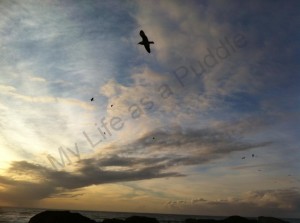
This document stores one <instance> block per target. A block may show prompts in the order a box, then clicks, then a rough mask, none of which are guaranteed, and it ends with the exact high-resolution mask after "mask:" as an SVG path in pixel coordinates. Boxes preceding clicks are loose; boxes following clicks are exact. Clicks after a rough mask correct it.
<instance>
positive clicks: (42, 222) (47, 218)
mask: <svg viewBox="0 0 300 223" xmlns="http://www.w3.org/2000/svg"><path fill="white" fill-rule="evenodd" d="M28 223H159V221H158V220H157V219H156V218H151V217H144V216H131V217H129V218H126V219H125V220H123V219H116V218H113V219H104V220H103V221H102V222H96V221H94V220H92V219H90V218H88V217H85V216H83V215H81V214H79V213H74V212H70V211H43V212H41V213H39V214H37V215H35V216H33V217H32V218H31V219H30V220H29V222H28ZM184 223H288V222H287V221H284V220H281V219H278V218H273V217H263V216H260V217H258V218H257V219H249V218H245V217H241V216H230V217H228V218H224V219H222V220H213V219H192V218H188V219H185V221H184Z"/></svg>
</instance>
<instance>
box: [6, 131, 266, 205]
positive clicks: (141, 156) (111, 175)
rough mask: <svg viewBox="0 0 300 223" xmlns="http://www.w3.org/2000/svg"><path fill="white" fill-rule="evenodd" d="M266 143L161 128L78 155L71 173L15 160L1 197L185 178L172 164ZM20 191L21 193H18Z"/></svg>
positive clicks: (203, 159)
mask: <svg viewBox="0 0 300 223" xmlns="http://www.w3.org/2000/svg"><path fill="white" fill-rule="evenodd" d="M153 137H154V138H153ZM266 145H268V143H255V144H253V143H246V142H241V141H239V140H237V139H235V138H234V137H233V136H230V135H228V134H226V133H222V132H220V131H216V130H212V129H203V130H190V131H187V132H185V133H183V132H177V131H175V132H163V131H156V132H151V133H149V134H147V135H145V136H144V137H142V138H140V139H138V140H136V141H135V142H133V143H132V144H129V145H126V146H125V145H124V146H117V147H115V148H113V147H111V146H110V147H109V148H108V149H106V153H105V155H103V154H98V155H97V156H93V158H86V159H82V160H79V161H77V163H76V165H75V166H74V169H73V170H72V172H67V171H66V170H61V171H55V170H52V169H49V168H47V167H44V166H41V165H38V164H33V163H30V162H27V161H18V162H13V163H12V164H11V167H10V168H9V169H8V170H7V174H6V176H5V177H2V178H1V182H0V183H1V185H2V186H4V188H5V190H4V191H2V193H1V194H0V198H2V199H4V200H7V201H9V199H11V200H12V201H17V200H19V201H20V202H21V201H22V200H24V201H25V200H26V199H31V200H33V201H34V200H39V199H42V198H47V197H50V196H54V195H55V196H59V195H58V194H60V193H65V192H68V191H73V190H78V189H80V188H84V187H87V186H91V185H99V184H107V183H120V182H128V181H138V180H145V179H155V178H166V177H182V176H184V175H185V174H183V173H180V170H177V171H174V169H172V168H174V167H180V166H186V165H201V164H204V163H208V162H210V161H213V160H215V159H219V158H221V157H224V156H226V155H227V154H229V153H233V152H236V151H243V150H250V149H253V148H256V147H263V146H266ZM183 149H184V151H183ZM19 188H20V189H19ZM21 188H22V189H21ZM32 188H35V190H32ZM15 190H17V191H18V193H14V191H15ZM27 190H31V192H30V193H27ZM195 202H196V201H195Z"/></svg>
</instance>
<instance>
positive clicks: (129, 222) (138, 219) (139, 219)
mask: <svg viewBox="0 0 300 223" xmlns="http://www.w3.org/2000/svg"><path fill="white" fill-rule="evenodd" d="M125 223H159V221H158V220H157V219H156V218H149V217H143V216H132V217H129V218H126V220H125Z"/></svg>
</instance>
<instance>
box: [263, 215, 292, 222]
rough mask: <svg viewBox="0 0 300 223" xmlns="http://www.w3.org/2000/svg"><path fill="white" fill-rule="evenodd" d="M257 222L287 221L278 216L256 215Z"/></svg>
mask: <svg viewBox="0 0 300 223" xmlns="http://www.w3.org/2000/svg"><path fill="white" fill-rule="evenodd" d="M258 222H259V223H288V222H287V221H284V220H281V219H278V218H273V217H263V216H260V217H258Z"/></svg>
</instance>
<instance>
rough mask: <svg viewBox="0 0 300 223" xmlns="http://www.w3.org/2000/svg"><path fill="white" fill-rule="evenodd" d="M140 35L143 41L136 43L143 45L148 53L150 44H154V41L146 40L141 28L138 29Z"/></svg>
mask: <svg viewBox="0 0 300 223" xmlns="http://www.w3.org/2000/svg"><path fill="white" fill-rule="evenodd" d="M140 36H141V37H142V39H143V41H141V42H139V43H138V44H141V45H144V47H145V49H146V50H147V52H148V53H150V52H151V50H150V44H154V42H153V41H149V40H148V37H147V36H146V34H145V33H144V31H143V30H141V31H140Z"/></svg>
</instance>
